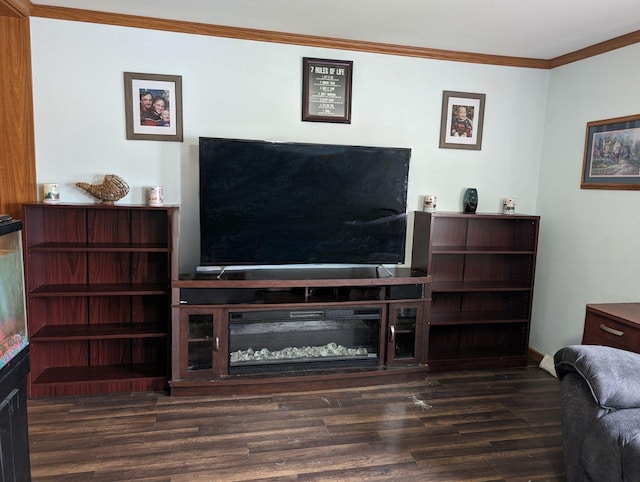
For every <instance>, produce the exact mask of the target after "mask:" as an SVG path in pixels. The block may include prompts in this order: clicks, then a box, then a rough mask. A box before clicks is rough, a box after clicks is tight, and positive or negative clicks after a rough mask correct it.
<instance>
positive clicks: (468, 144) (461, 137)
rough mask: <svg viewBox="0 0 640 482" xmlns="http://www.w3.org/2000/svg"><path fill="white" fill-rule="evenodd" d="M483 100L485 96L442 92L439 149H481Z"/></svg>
mask: <svg viewBox="0 0 640 482" xmlns="http://www.w3.org/2000/svg"><path fill="white" fill-rule="evenodd" d="M485 99H486V94H472V93H469V92H453V91H449V90H445V91H443V93H442V119H441V121H440V148H441V149H470V150H477V151H479V150H480V149H482V130H483V124H484V104H485ZM463 112H464V114H462V113H463Z"/></svg>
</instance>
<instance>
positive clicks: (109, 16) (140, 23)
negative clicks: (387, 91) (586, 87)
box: [0, 0, 640, 69]
mask: <svg viewBox="0 0 640 482" xmlns="http://www.w3.org/2000/svg"><path fill="white" fill-rule="evenodd" d="M24 1H27V2H28V0H0V8H1V6H2V4H3V3H6V2H12V3H17V2H24ZM0 12H1V10H0ZM31 16H32V17H42V18H51V19H57V20H70V21H76V22H88V23H99V24H104V25H116V26H120V27H133V28H144V29H150V30H163V31H168V32H178V33H188V34H194V35H207V36H211V37H225V38H233V39H240V40H254V41H257V42H272V43H280V44H289V45H303V46H308V47H321V48H330V49H336V50H353V51H358V52H368V53H375V54H385V55H397V56H402V57H418V58H423V59H432V60H448V61H451V62H466V63H474V64H488V65H502V66H508V67H525V68H533V69H553V68H555V67H559V66H562V65H566V64H569V63H572V62H576V61H578V60H583V59H586V58H589V57H593V56H595V55H599V54H602V53H605V52H609V51H611V50H616V49H619V48H621V47H626V46H628V45H632V44H635V43H638V42H640V30H639V31H636V32H632V33H629V34H626V35H622V36H620V37H617V38H614V39H611V40H607V41H605V42H601V43H598V44H596V45H592V46H590V47H586V48H584V49H581V50H577V51H575V52H572V53H569V54H566V55H562V56H560V57H556V58H554V59H549V60H545V59H532V58H524V57H509V56H503V55H488V54H478V53H472V52H455V51H451V50H439V49H429V48H424V47H411V46H404V45H395V44H386V43H378V42H366V41H360V40H345V39H337V38H330V37H319V36H313V35H302V34H291V33H283V32H274V31H270V30H257V29H250V28H241V27H226V26H222V25H211V24H205V23H197V22H186V21H181V20H167V19H161V18H153V17H142V16H136V15H124V14H117V13H109V12H98V11H95V10H83V9H76V8H66V7H52V6H46V5H37V4H34V5H32V6H31Z"/></svg>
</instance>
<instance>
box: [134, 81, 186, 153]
mask: <svg viewBox="0 0 640 482" xmlns="http://www.w3.org/2000/svg"><path fill="white" fill-rule="evenodd" d="M124 102H125V116H126V126H127V139H134V140H146V141H178V142H182V77H181V76H179V75H160V74H140V73H134V72H125V73H124Z"/></svg>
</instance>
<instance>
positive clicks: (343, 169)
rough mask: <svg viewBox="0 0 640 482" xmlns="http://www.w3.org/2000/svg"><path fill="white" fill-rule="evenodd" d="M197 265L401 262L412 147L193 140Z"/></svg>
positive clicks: (405, 227) (370, 263)
mask: <svg viewBox="0 0 640 482" xmlns="http://www.w3.org/2000/svg"><path fill="white" fill-rule="evenodd" d="M199 147H200V255H201V257H200V264H201V267H211V266H216V267H218V266H219V267H230V266H245V265H249V266H255V265H264V266H271V265H310V264H311V265H315V264H321V265H322V264H331V265H382V264H399V263H403V262H404V255H405V243H406V230H407V226H406V225H407V215H406V208H407V182H408V174H409V161H410V157H411V149H409V148H390V147H360V146H345V145H328V144H308V143H280V142H269V141H258V140H240V139H222V138H213V137H201V138H200V145H199Z"/></svg>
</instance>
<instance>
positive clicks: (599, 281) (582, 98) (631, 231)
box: [531, 44, 640, 353]
mask: <svg viewBox="0 0 640 482" xmlns="http://www.w3.org/2000/svg"><path fill="white" fill-rule="evenodd" d="M638 58H640V44H636V45H632V46H629V47H625V48H623V49H618V50H616V51H613V52H609V53H607V54H603V55H599V56H597V57H593V58H590V59H587V60H583V61H580V62H576V63H573V64H569V65H566V66H564V67H560V68H557V69H554V70H553V71H552V72H551V80H550V87H549V99H548V109H547V119H546V123H545V133H544V145H543V150H542V163H541V172H540V186H539V190H538V206H537V211H538V213H539V214H540V215H541V218H542V221H541V236H540V241H539V248H540V249H539V255H538V263H537V273H536V287H535V290H536V293H535V296H534V310H533V322H532V332H531V346H533V347H536V349H537V350H538V351H540V352H541V353H555V351H557V350H558V349H559V348H561V347H562V346H564V345H567V344H574V343H580V341H581V339H582V331H583V328H584V317H585V305H586V304H587V303H616V302H624V301H633V302H638V301H640V277H639V276H638V268H639V267H640V250H639V249H638V245H637V242H638V239H640V222H638V219H639V218H638V217H636V216H638V214H639V213H640V211H639V208H640V198H639V195H640V193H638V192H637V191H619V190H592V189H580V180H581V175H582V163H583V156H584V143H585V133H586V124H587V122H591V121H596V120H602V119H610V118H615V117H622V116H626V115H632V114H638V113H639V112H640V96H638V82H637V79H638V75H640V65H639V64H638V62H637V59H638Z"/></svg>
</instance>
